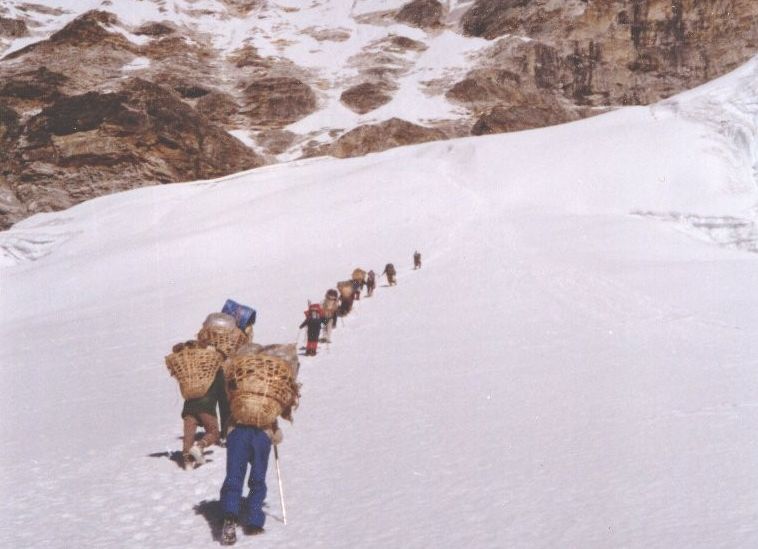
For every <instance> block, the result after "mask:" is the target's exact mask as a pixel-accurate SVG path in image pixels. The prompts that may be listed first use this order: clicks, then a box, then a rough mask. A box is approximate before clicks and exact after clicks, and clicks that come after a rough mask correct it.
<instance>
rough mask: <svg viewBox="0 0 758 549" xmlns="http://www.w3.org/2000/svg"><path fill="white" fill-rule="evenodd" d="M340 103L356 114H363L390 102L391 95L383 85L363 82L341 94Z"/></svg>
mask: <svg viewBox="0 0 758 549" xmlns="http://www.w3.org/2000/svg"><path fill="white" fill-rule="evenodd" d="M340 101H342V102H343V103H344V104H345V105H346V106H347V107H348V108H350V109H351V110H353V111H355V112H357V113H358V114H365V113H367V112H370V111H373V110H374V109H376V108H379V107H381V106H382V105H385V104H387V103H389V102H390V101H392V95H391V90H390V89H389V87H388V86H387V85H385V84H382V83H378V82H364V83H363V84H358V85H356V86H353V87H351V88H348V89H346V90H345V91H344V92H342V95H340Z"/></svg>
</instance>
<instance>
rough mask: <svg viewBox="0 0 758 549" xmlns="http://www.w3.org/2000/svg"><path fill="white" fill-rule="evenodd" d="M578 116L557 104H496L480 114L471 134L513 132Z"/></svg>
mask: <svg viewBox="0 0 758 549" xmlns="http://www.w3.org/2000/svg"><path fill="white" fill-rule="evenodd" d="M577 118H578V116H577V115H576V114H573V113H572V112H570V111H567V110H566V109H563V108H561V107H560V106H559V105H557V104H553V105H514V106H510V107H505V106H498V107H495V108H493V109H492V110H491V111H490V112H488V113H487V114H484V115H482V116H481V117H480V118H479V120H477V121H476V124H474V127H473V128H472V129H471V135H486V134H491V133H504V132H515V131H520V130H529V129H532V128H542V127H544V126H552V125H555V124H563V123H564V122H570V121H572V120H576V119H577Z"/></svg>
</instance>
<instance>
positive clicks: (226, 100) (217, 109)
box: [195, 92, 239, 125]
mask: <svg viewBox="0 0 758 549" xmlns="http://www.w3.org/2000/svg"><path fill="white" fill-rule="evenodd" d="M195 109H196V110H197V112H199V113H200V114H202V115H203V116H205V117H206V118H207V119H208V120H210V121H211V122H215V123H216V124H221V125H227V124H231V121H232V117H233V116H234V115H236V114H237V113H238V112H239V105H238V104H237V102H236V101H235V100H234V97H232V96H231V95H229V94H228V93H223V92H211V93H209V94H207V95H204V96H203V97H201V98H200V99H199V100H198V101H197V104H196V105H195Z"/></svg>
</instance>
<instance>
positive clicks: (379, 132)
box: [329, 118, 447, 158]
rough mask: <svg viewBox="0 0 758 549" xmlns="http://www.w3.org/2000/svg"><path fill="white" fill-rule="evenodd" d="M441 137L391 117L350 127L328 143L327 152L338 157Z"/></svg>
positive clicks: (431, 131) (426, 129)
mask: <svg viewBox="0 0 758 549" xmlns="http://www.w3.org/2000/svg"><path fill="white" fill-rule="evenodd" d="M441 139H447V135H445V133H444V132H442V131H440V130H436V129H434V128H425V127H424V126H419V125H417V124H412V123H410V122H407V121H406V120H401V119H399V118H392V119H390V120H387V121H385V122H382V123H380V124H369V125H365V126H358V127H357V128H355V129H353V130H350V131H349V132H347V133H346V134H344V135H343V136H342V137H340V138H339V139H337V141H336V142H334V143H333V144H332V145H331V147H330V148H329V154H331V155H332V156H336V157H338V158H348V157H351V156H363V155H364V154H368V153H372V152H379V151H384V150H387V149H391V148H393V147H401V146H403V145H413V144H416V143H426V142H428V141H437V140H441Z"/></svg>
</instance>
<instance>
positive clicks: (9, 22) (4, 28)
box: [0, 17, 29, 38]
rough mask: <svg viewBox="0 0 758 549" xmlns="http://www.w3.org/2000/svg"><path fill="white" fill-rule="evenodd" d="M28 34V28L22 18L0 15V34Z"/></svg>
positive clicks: (10, 36)
mask: <svg viewBox="0 0 758 549" xmlns="http://www.w3.org/2000/svg"><path fill="white" fill-rule="evenodd" d="M28 34H29V29H28V27H27V26H26V22H25V21H24V20H23V19H11V18H9V17H0V36H5V37H6V38H20V37H22V36H26V35H28Z"/></svg>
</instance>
